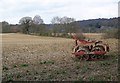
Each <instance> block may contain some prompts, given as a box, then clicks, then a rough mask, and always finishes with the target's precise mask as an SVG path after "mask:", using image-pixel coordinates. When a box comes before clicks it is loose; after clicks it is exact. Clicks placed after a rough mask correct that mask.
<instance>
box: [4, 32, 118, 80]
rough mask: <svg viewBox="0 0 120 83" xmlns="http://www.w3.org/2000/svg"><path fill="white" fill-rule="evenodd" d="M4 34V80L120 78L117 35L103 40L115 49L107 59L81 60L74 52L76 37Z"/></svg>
mask: <svg viewBox="0 0 120 83" xmlns="http://www.w3.org/2000/svg"><path fill="white" fill-rule="evenodd" d="M2 37H3V39H2V40H3V80H47V81H53V80H54V81H57V80H59V81H62V80H65V81H76V80H78V81H82V80H84V81H91V80H97V81H100V80H104V81H116V80H117V75H118V74H117V73H118V72H117V61H118V58H117V55H116V54H115V52H117V43H118V42H117V40H116V39H106V40H104V42H107V43H108V44H109V45H110V47H111V52H110V53H113V54H112V55H111V56H109V57H108V58H106V59H105V60H102V61H99V60H98V61H79V60H77V59H76V58H75V57H74V55H72V54H71V52H72V47H73V46H74V40H73V39H65V38H54V37H41V36H40V37H39V36H30V35H23V34H6V35H3V36H2ZM112 49H114V50H112Z"/></svg>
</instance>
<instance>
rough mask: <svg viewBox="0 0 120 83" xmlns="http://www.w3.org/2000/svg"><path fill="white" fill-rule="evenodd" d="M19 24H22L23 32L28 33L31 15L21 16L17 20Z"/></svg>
mask: <svg viewBox="0 0 120 83" xmlns="http://www.w3.org/2000/svg"><path fill="white" fill-rule="evenodd" d="M19 23H20V25H22V26H23V33H26V34H29V28H30V25H31V23H32V18H31V17H23V18H21V19H20V21H19Z"/></svg>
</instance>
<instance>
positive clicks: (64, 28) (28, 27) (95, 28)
mask: <svg viewBox="0 0 120 83" xmlns="http://www.w3.org/2000/svg"><path fill="white" fill-rule="evenodd" d="M11 26H12V25H11V24H9V23H8V22H6V21H3V22H2V32H3V33H8V32H20V33H24V34H34V35H46V36H63V37H65V36H68V33H69V34H71V33H81V32H90V33H91V32H92V33H94V32H95V33H96V32H105V31H107V32H108V30H110V29H111V30H113V29H116V26H117V18H113V19H95V20H94V19H93V20H83V21H76V20H75V19H74V18H71V17H67V16H64V17H58V16H55V17H53V18H52V19H51V24H45V23H44V20H43V19H42V18H41V16H39V15H35V16H34V18H32V17H29V16H27V17H22V18H21V19H20V20H19V24H18V25H15V26H17V28H13V26H12V27H11ZM11 28H12V29H11Z"/></svg>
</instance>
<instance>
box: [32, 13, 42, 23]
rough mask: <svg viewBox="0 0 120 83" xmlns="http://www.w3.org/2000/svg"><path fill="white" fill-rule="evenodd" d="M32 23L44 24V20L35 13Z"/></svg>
mask: <svg viewBox="0 0 120 83" xmlns="http://www.w3.org/2000/svg"><path fill="white" fill-rule="evenodd" d="M33 23H34V24H44V21H43V19H42V18H41V17H40V16H39V15H36V16H35V17H34V18H33Z"/></svg>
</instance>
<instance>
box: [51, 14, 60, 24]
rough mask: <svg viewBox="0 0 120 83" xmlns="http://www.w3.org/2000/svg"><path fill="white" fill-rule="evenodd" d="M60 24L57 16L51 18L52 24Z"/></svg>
mask: <svg viewBox="0 0 120 83" xmlns="http://www.w3.org/2000/svg"><path fill="white" fill-rule="evenodd" d="M60 22H61V18H60V17H58V16H56V17H53V19H52V20H51V23H52V24H60Z"/></svg>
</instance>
